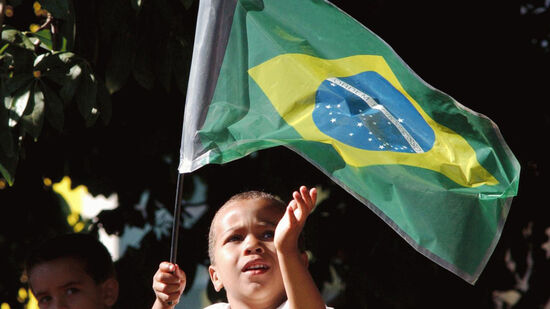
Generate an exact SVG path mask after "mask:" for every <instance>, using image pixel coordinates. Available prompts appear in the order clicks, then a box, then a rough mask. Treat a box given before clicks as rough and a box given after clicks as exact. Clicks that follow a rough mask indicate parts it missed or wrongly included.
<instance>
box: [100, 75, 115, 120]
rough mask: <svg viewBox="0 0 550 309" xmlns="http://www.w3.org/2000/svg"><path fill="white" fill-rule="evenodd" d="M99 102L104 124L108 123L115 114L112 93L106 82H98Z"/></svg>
mask: <svg viewBox="0 0 550 309" xmlns="http://www.w3.org/2000/svg"><path fill="white" fill-rule="evenodd" d="M97 104H98V108H99V115H100V116H101V119H103V123H104V124H108V123H109V122H110V121H111V116H112V115H113V109H112V102H111V95H110V94H109V91H108V90H107V88H106V87H105V84H104V83H98V86H97Z"/></svg>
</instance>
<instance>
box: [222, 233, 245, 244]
mask: <svg viewBox="0 0 550 309" xmlns="http://www.w3.org/2000/svg"><path fill="white" fill-rule="evenodd" d="M241 240H243V237H242V236H241V235H238V234H235V235H231V236H229V237H227V239H226V240H225V242H226V243H228V242H234V241H241Z"/></svg>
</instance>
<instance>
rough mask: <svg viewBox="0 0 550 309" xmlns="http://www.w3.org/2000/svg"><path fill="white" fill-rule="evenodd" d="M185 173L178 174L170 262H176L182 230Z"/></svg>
mask: <svg viewBox="0 0 550 309" xmlns="http://www.w3.org/2000/svg"><path fill="white" fill-rule="evenodd" d="M183 175H184V174H183V173H179V174H178V182H177V188H176V202H175V205H174V221H173V222H172V244H171V246H170V263H173V264H175V263H176V257H177V255H178V236H179V230H180V221H181V220H180V218H181V201H182V198H183Z"/></svg>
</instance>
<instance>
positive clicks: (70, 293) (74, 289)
mask: <svg viewBox="0 0 550 309" xmlns="http://www.w3.org/2000/svg"><path fill="white" fill-rule="evenodd" d="M79 291H80V290H79V289H77V288H68V289H67V291H66V293H67V295H73V294H76V293H78V292H79Z"/></svg>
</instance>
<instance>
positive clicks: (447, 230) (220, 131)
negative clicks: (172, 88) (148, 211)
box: [179, 0, 520, 284]
mask: <svg viewBox="0 0 550 309" xmlns="http://www.w3.org/2000/svg"><path fill="white" fill-rule="evenodd" d="M198 14H199V15H198V21H197V29H196V36H195V43H194V44H195V45H194V51H193V60H192V65H191V73H190V80H189V86H188V93H187V100H186V106H185V114H184V125H183V133H182V149H181V161H180V167H179V171H180V173H189V172H192V171H194V170H196V169H198V168H200V167H201V166H204V165H206V164H211V163H218V164H222V163H226V162H230V161H232V160H235V159H238V158H242V157H243V156H246V155H248V154H249V153H251V152H254V151H257V150H260V149H266V148H270V147H274V146H281V145H283V146H286V147H288V148H290V149H292V150H294V151H295V152H296V153H298V154H300V155H301V156H303V157H304V158H305V159H306V160H307V161H309V162H310V163H312V164H313V165H314V166H315V167H317V168H319V169H320V170H322V171H323V172H324V173H325V174H326V175H327V176H329V177H330V178H331V179H332V180H333V181H335V182H336V183H338V184H339V185H340V186H342V187H343V188H344V189H345V190H347V191H348V192H349V193H350V194H352V195H353V196H355V197H356V198H357V199H358V200H360V201H361V202H363V203H364V204H365V205H366V206H367V207H369V208H370V209H371V210H372V211H374V212H375V213H376V214H377V215H378V216H379V217H380V218H381V219H382V220H384V221H385V222H386V223H387V224H389V225H390V226H391V227H392V228H393V229H394V230H395V231H396V232H397V233H398V234H399V235H400V236H402V237H403V238H404V239H405V240H406V241H407V242H408V243H409V244H410V245H411V246H413V247H414V248H415V249H416V250H418V251H419V252H420V253H422V254H424V255H425V256H426V257H428V258H430V259H431V260H432V261H434V262H436V263H437V264H439V265H441V266H442V267H444V268H446V269H448V270H450V271H451V272H453V273H455V274H456V275H458V276H460V277H461V278H463V279H464V280H466V281H467V282H469V283H471V284H474V283H475V281H476V280H477V278H478V277H479V275H480V273H481V272H482V270H483V268H484V267H485V265H486V263H487V261H488V259H489V257H490V255H491V253H492V252H493V250H494V248H495V246H496V244H497V242H498V239H499V237H500V234H501V231H502V228H503V225H504V222H505V220H506V216H507V214H508V211H509V208H510V205H511V202H512V198H513V197H514V196H515V195H516V194H517V190H518V183H519V170H520V166H519V163H518V162H517V160H516V158H515V157H514V155H513V154H512V152H511V151H510V149H509V148H508V146H507V145H506V143H505V141H504V139H503V138H502V136H501V134H500V132H499V130H498V128H497V126H496V125H495V124H494V123H493V122H492V121H491V120H490V119H488V118H487V117H485V116H483V115H480V114H478V113H476V112H474V111H471V110H469V109H468V108H466V107H464V106H462V105H461V104H459V103H458V102H457V101H455V100H454V99H453V98H451V97H450V96H448V95H446V94H445V93H443V92H441V91H439V90H437V89H434V88H433V87H431V86H430V85H428V84H427V83H426V82H424V81H423V80H422V79H420V78H419V77H418V76H417V75H416V74H415V73H414V72H413V71H412V70H411V69H410V68H409V67H408V66H407V65H406V64H405V63H404V62H403V60H402V59H401V58H400V57H399V56H398V55H397V54H396V53H395V52H394V51H393V50H392V48H391V47H390V46H389V45H388V44H386V43H385V42H384V41H383V40H382V39H381V38H379V37H378V36H377V35H376V34H374V33H372V32H371V31H370V30H369V29H367V28H366V27H365V26H363V25H361V24H360V23H358V22H357V21H356V20H354V19H353V18H352V17H350V16H349V15H347V14H346V13H344V12H343V11H341V10H340V9H338V8H337V7H335V6H334V5H333V4H331V3H330V2H328V1H321V0H264V1H261V0H201V2H200V5H199V13H198Z"/></svg>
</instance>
